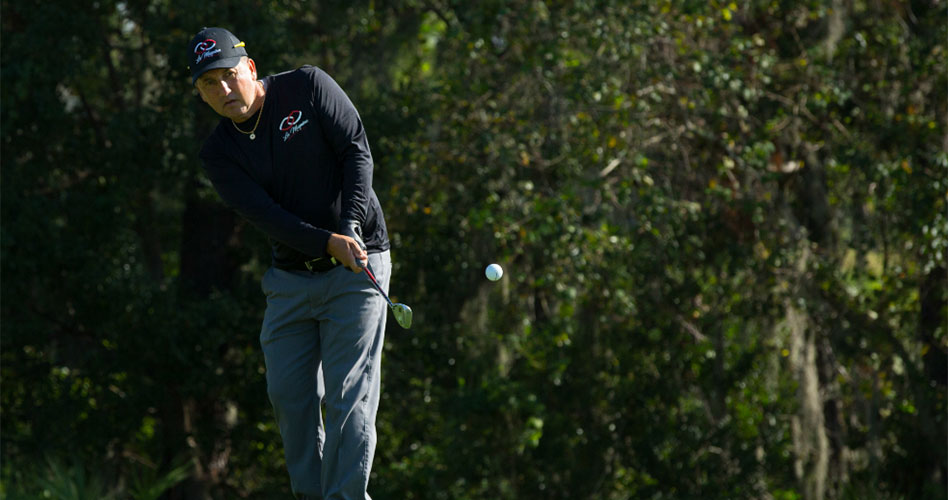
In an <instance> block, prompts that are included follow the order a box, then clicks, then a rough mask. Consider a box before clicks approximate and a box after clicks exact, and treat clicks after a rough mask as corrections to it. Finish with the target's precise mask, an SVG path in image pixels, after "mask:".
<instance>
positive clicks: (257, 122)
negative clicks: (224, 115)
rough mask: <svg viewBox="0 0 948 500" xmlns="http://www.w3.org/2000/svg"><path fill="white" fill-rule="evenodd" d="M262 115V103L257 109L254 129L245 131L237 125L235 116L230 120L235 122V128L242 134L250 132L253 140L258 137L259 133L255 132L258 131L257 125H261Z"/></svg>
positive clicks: (264, 96) (265, 96)
mask: <svg viewBox="0 0 948 500" xmlns="http://www.w3.org/2000/svg"><path fill="white" fill-rule="evenodd" d="M263 98H264V99H266V98H267V95H266V94H264V95H263ZM261 116H263V104H261V105H260V109H259V110H258V111H257V121H256V123H254V124H253V129H251V130H250V132H244V131H243V130H241V129H240V127H238V126H237V122H235V121H234V119H233V118H231V119H230V122H231V123H233V124H234V128H235V129H237V131H238V132H240V133H241V134H249V135H250V140H251V141H252V140H254V139H256V138H257V134H255V133H254V132H256V131H257V125H260V117H261Z"/></svg>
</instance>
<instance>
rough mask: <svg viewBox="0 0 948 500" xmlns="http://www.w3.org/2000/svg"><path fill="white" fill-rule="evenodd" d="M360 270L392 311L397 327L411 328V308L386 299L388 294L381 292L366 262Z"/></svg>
mask: <svg viewBox="0 0 948 500" xmlns="http://www.w3.org/2000/svg"><path fill="white" fill-rule="evenodd" d="M362 269H363V270H364V271H365V275H366V276H368V277H369V281H371V282H372V286H374V287H375V289H376V290H378V292H379V293H380V294H382V297H383V298H384V299H385V302H388V307H389V309H391V310H392V316H395V321H396V322H397V323H398V326H400V327H402V328H404V329H406V330H407V329H409V328H411V308H410V307H408V306H406V305H405V304H399V303H396V302H392V299H390V298H388V294H386V293H385V291H383V290H382V287H381V286H379V282H378V281H377V280H376V279H375V275H374V274H372V270H371V269H369V263H368V262H366V263H365V267H363V268H362Z"/></svg>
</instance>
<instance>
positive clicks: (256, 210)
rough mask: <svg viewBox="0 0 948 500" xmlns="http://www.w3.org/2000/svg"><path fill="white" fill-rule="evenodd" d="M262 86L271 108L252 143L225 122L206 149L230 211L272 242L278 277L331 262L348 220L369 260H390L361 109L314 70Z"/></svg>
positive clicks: (204, 152)
mask: <svg viewBox="0 0 948 500" xmlns="http://www.w3.org/2000/svg"><path fill="white" fill-rule="evenodd" d="M262 82H263V85H264V89H265V90H266V98H265V100H264V104H263V107H262V108H261V109H260V111H259V113H262V116H260V123H259V124H258V125H257V129H256V131H255V134H256V137H255V139H254V140H250V138H249V136H248V135H247V134H245V133H241V132H240V131H238V130H236V128H235V126H234V124H233V123H232V122H231V120H230V119H229V118H224V119H222V120H221V121H220V123H218V125H217V128H216V129H214V132H213V133H212V134H211V135H210V137H208V139H207V140H206V141H205V143H204V147H203V148H202V149H201V153H200V157H201V160H202V161H203V162H204V169H205V171H206V172H207V175H208V178H210V180H211V183H212V184H213V185H214V188H215V189H216V190H217V192H218V194H220V196H221V198H222V199H223V200H224V203H225V204H227V205H228V206H230V207H231V208H233V209H234V210H236V211H237V213H239V214H240V215H241V216H242V217H244V218H245V219H247V220H248V221H249V222H250V223H251V224H253V225H254V226H256V227H258V228H259V229H261V230H263V231H264V232H265V233H266V234H267V235H268V236H269V237H270V242H271V244H272V246H273V264H274V265H275V266H277V267H289V266H293V265H295V264H298V263H299V262H302V261H304V260H308V259H312V258H315V257H326V256H327V253H326V244H327V243H328V241H329V236H330V234H332V233H333V232H338V231H339V223H340V221H342V220H351V221H355V222H357V223H359V225H360V226H361V228H362V239H363V241H364V242H365V245H366V249H367V251H368V252H370V253H374V252H381V251H384V250H388V249H389V240H388V231H387V229H386V227H385V219H384V216H383V214H382V209H381V206H380V205H379V201H378V197H377V196H376V195H375V191H374V190H373V189H372V169H373V163H372V153H371V151H370V150H369V142H368V139H367V138H366V135H365V129H364V128H363V126H362V120H361V119H360V118H359V114H358V112H357V111H356V109H355V106H353V104H352V102H351V101H350V100H349V98H348V97H347V96H346V94H345V93H344V92H343V90H342V89H341V88H340V87H339V85H338V84H337V83H336V82H335V81H334V80H333V79H332V78H331V77H330V76H329V75H328V74H326V73H325V72H324V71H322V70H321V69H319V68H316V67H313V66H303V67H301V68H299V69H297V70H294V71H288V72H285V73H280V74H277V75H270V76H267V77H264V78H263V79H262ZM256 119H257V115H254V116H252V117H251V118H250V120H249V121H247V122H244V123H243V124H242V125H243V127H244V129H246V128H247V124H249V123H254V122H255V121H256Z"/></svg>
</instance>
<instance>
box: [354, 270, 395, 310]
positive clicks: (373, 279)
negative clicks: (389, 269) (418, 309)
mask: <svg viewBox="0 0 948 500" xmlns="http://www.w3.org/2000/svg"><path fill="white" fill-rule="evenodd" d="M362 269H363V270H364V271H365V275H366V276H368V277H369V281H371V282H372V286H374V287H375V289H376V290H378V291H379V293H381V294H382V297H383V298H385V301H386V302H388V305H389V307H395V304H393V303H392V299H390V298H388V294H387V293H385V291H384V290H382V287H381V286H379V282H378V281H377V280H376V279H375V275H374V274H372V270H371V269H369V263H368V262H366V263H365V267H363V268H362Z"/></svg>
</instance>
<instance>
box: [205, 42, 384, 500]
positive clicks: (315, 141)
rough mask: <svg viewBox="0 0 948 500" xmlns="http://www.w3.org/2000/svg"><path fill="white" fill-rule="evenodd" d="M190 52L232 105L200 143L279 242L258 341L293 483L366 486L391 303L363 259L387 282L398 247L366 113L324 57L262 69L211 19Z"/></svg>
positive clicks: (313, 490) (340, 495) (357, 490)
mask: <svg viewBox="0 0 948 500" xmlns="http://www.w3.org/2000/svg"><path fill="white" fill-rule="evenodd" d="M187 56H188V66H189V67H190V69H191V78H192V84H194V86H195V87H196V88H197V90H198V92H199V93H200V95H201V99H203V100H204V102H206V103H207V104H208V105H209V106H210V107H211V108H212V109H213V110H214V111H215V112H217V114H219V115H221V116H222V118H221V120H220V123H218V125H217V127H216V128H215V129H214V131H213V132H212V133H211V135H210V137H208V138H207V140H206V141H205V143H204V146H203V148H202V149H201V152H200V158H201V160H202V161H203V164H204V169H205V171H206V172H207V176H208V178H209V179H210V180H211V182H212V183H213V185H214V188H215V189H216V190H217V192H218V194H219V195H220V197H221V199H222V200H223V201H224V203H225V204H227V205H228V206H229V207H231V208H233V209H234V210H236V211H237V213H239V214H240V215H241V216H242V217H244V218H245V219H246V220H247V221H249V222H250V223H251V224H253V225H254V226H255V227H257V228H259V229H260V230H262V231H264V232H265V233H266V234H267V235H268V236H269V238H270V241H271V244H272V248H273V253H272V266H271V267H270V269H269V270H267V272H266V274H265V275H264V276H263V281H262V288H263V291H264V293H265V294H266V297H267V308H266V312H265V314H264V320H263V326H262V328H261V332H260V344H261V346H262V349H263V354H264V359H265V361H266V367H267V392H268V394H269V397H270V402H271V403H272V405H273V410H274V413H275V414H276V419H277V423H278V424H279V427H280V434H281V436H282V438H283V447H284V453H285V456H286V466H287V469H288V470H289V474H290V482H291V486H292V489H293V492H294V493H295V494H296V495H297V496H298V497H299V498H307V499H325V500H337V499H349V500H353V499H358V500H367V499H369V498H370V497H369V495H368V494H367V493H366V488H367V486H368V482H369V472H370V471H371V468H372V459H373V456H374V453H375V444H376V433H375V418H376V413H377V409H378V404H379V387H380V384H379V379H380V374H381V355H382V341H383V332H384V330H385V320H386V309H385V307H386V303H385V301H384V300H383V299H382V297H381V296H380V295H379V294H378V293H377V292H376V291H375V290H374V289H373V288H372V284H371V283H370V282H369V281H368V280H367V279H366V278H365V277H364V276H360V275H359V273H360V272H361V271H362V270H363V267H365V266H368V269H371V270H372V271H373V273H374V274H375V277H376V278H377V280H378V282H379V284H380V285H381V288H383V289H385V290H386V291H387V289H388V284H389V278H390V274H391V260H390V256H389V240H388V232H387V230H386V227H385V219H384V217H383V215H382V209H381V207H380V206H379V201H378V198H377V197H376V195H375V192H374V191H373V190H372V168H373V164H372V154H371V152H370V151H369V143H368V140H367V139H366V135H365V130H364V129H363V126H362V121H361V119H360V118H359V114H358V112H357V111H356V109H355V107H354V106H353V104H352V102H350V100H349V98H348V97H347V96H346V94H345V93H344V92H343V91H342V89H341V88H340V87H339V85H337V84H336V82H335V81H333V79H332V78H331V77H330V76H329V75H327V74H326V73H325V72H323V71H322V70H320V69H319V68H316V67H313V66H303V67H301V68H299V69H296V70H293V71H287V72H285V73H279V74H275V75H270V76H266V77H263V78H261V79H259V80H258V79H257V68H256V64H255V63H254V60H253V59H250V58H249V57H248V56H247V51H246V49H245V46H244V43H243V42H241V41H240V40H238V39H237V38H236V37H235V36H234V35H233V34H232V33H230V32H229V31H227V30H225V29H222V28H204V29H202V30H201V31H200V32H199V33H197V35H195V36H194V38H193V39H192V40H191V43H190V44H189V45H188V54H187ZM321 404H322V405H324V407H325V422H324V421H323V417H322V412H321V411H320V405H321Z"/></svg>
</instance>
